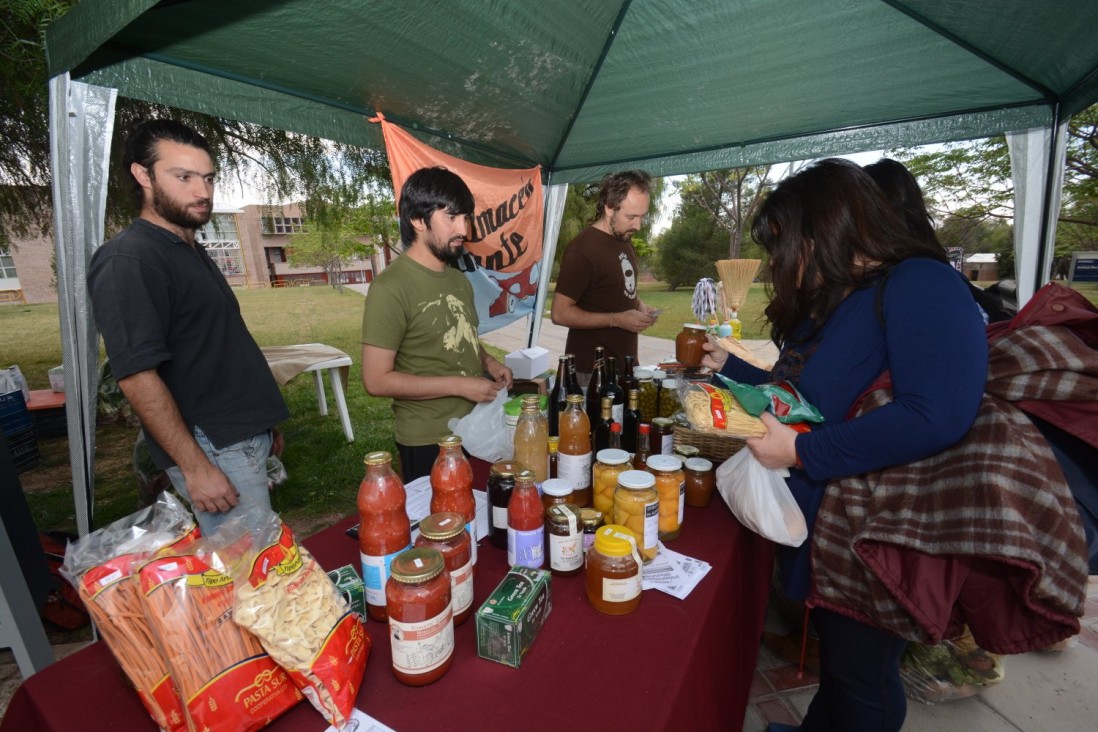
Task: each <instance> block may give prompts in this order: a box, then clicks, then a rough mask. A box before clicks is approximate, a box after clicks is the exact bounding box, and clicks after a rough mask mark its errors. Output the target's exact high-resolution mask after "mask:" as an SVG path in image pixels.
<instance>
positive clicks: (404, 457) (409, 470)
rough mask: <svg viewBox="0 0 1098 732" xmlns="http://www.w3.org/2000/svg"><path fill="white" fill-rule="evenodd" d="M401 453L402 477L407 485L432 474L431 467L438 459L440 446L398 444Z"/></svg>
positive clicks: (398, 450)
mask: <svg viewBox="0 0 1098 732" xmlns="http://www.w3.org/2000/svg"><path fill="white" fill-rule="evenodd" d="M397 452H398V453H400V477H401V478H402V479H403V480H404V482H405V483H411V482H412V481H413V480H415V479H416V478H422V477H423V476H424V475H430V474H431V466H432V465H434V464H435V458H437V457H438V445H402V444H400V443H399V442H398V443H397Z"/></svg>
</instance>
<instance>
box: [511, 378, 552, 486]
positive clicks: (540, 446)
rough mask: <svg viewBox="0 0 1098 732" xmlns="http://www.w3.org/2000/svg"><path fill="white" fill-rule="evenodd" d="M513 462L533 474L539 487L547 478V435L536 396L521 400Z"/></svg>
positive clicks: (546, 428)
mask: <svg viewBox="0 0 1098 732" xmlns="http://www.w3.org/2000/svg"><path fill="white" fill-rule="evenodd" d="M514 461H515V462H516V463H518V464H519V465H521V466H522V467H524V468H528V469H529V470H531V471H533V473H534V481H535V482H536V483H538V484H539V485H540V484H541V483H543V482H545V479H546V478H548V477H549V434H548V427H547V425H546V423H545V419H544V418H543V417H542V416H541V410H540V409H539V408H538V397H537V395H536V394H532V395H530V398H525V397H524V398H523V400H522V411H521V412H519V418H518V424H516V425H515V457H514Z"/></svg>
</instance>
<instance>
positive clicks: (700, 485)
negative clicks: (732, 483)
mask: <svg viewBox="0 0 1098 732" xmlns="http://www.w3.org/2000/svg"><path fill="white" fill-rule="evenodd" d="M683 469H684V471H685V473H686V495H685V498H686V505H687V506H693V507H694V508H705V507H706V506H708V505H709V500H710V499H711V498H713V491H715V490H716V489H717V474H716V473H714V472H713V463H711V462H709V461H708V460H706V459H705V458H700V457H695V458H690V459H689V460H687V461H686V462H685V463H684V464H683Z"/></svg>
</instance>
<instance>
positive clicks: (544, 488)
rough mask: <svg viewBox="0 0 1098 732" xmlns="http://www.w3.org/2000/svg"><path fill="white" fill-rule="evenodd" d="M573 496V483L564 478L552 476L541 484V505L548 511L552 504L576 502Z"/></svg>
mask: <svg viewBox="0 0 1098 732" xmlns="http://www.w3.org/2000/svg"><path fill="white" fill-rule="evenodd" d="M572 496H573V493H572V484H571V483H569V482H568V481H567V480H564V479H563V478H550V479H549V480H547V481H545V482H544V483H542V484H541V505H543V506H545V510H546V511H548V510H549V507H550V506H558V505H563V504H565V503H575V501H573V500H572Z"/></svg>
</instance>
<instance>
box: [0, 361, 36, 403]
mask: <svg viewBox="0 0 1098 732" xmlns="http://www.w3.org/2000/svg"><path fill="white" fill-rule="evenodd" d="M13 391H21V392H23V401H27V402H29V401H30V396H31V395H30V388H28V387H27V380H26V379H25V378H23V372H22V371H20V370H19V367H18V366H9V367H8V368H6V369H0V394H7V393H9V392H13Z"/></svg>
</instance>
